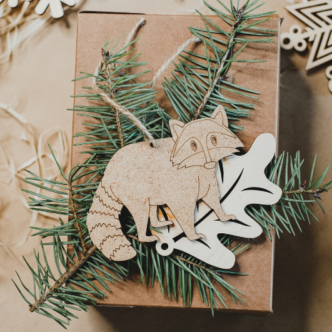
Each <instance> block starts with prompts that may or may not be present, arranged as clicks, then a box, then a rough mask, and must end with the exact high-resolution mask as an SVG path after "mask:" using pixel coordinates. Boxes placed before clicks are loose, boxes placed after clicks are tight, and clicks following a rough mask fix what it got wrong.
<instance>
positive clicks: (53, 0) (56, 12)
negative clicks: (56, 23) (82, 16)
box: [0, 0, 80, 18]
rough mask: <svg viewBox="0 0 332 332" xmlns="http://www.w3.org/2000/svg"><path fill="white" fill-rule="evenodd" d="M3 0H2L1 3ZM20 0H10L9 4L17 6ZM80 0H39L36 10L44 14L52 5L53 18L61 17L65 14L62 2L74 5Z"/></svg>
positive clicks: (12, 6) (13, 6)
mask: <svg viewBox="0 0 332 332" xmlns="http://www.w3.org/2000/svg"><path fill="white" fill-rule="evenodd" d="M2 1H3V0H0V3H1V2H2ZM18 1H19V0H8V6H9V7H11V8H15V7H17V5H18ZM25 1H29V2H31V1H33V0H25ZM79 1H80V0H39V2H38V4H37V6H36V8H35V12H36V13H37V14H39V15H42V14H44V13H45V11H46V9H47V7H48V6H50V11H51V15H52V17H53V18H60V17H62V16H63V13H64V12H63V8H62V3H64V4H65V5H67V6H69V7H72V6H74V5H75V4H76V3H78V2H79Z"/></svg>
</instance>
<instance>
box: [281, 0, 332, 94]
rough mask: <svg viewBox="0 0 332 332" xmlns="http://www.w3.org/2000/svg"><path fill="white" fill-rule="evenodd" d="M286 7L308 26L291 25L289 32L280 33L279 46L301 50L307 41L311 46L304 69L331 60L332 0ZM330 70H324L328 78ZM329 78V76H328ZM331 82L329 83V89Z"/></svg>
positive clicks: (305, 46) (319, 0)
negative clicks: (303, 28) (303, 29)
mask: <svg viewBox="0 0 332 332" xmlns="http://www.w3.org/2000/svg"><path fill="white" fill-rule="evenodd" d="M286 9H287V10H288V11H289V12H290V13H292V14H293V15H294V16H296V17H297V18H298V19H299V20H301V21H302V22H303V23H305V24H306V25H307V26H308V27H307V28H305V31H302V29H301V27H299V26H298V25H292V26H291V27H290V29H289V32H285V33H283V34H281V47H282V48H283V49H285V50H291V49H292V48H294V49H295V50H296V51H299V52H303V51H304V50H305V49H306V48H307V46H308V44H307V40H308V41H309V42H312V43H313V44H312V47H311V50H310V54H309V59H308V62H307V65H306V70H309V69H313V68H315V67H317V66H320V65H322V64H325V63H327V62H329V61H331V60H332V1H331V0H314V1H309V2H305V3H298V4H294V5H290V6H286ZM330 73H331V71H330V70H329V71H328V70H327V71H326V76H327V78H329V75H330ZM329 79H330V78H329ZM331 86H332V83H329V89H330V91H331V92H332V89H331Z"/></svg>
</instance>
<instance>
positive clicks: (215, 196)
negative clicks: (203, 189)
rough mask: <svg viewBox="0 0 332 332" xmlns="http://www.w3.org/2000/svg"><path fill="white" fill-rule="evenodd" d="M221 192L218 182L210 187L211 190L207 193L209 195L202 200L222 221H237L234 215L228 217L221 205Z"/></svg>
mask: <svg viewBox="0 0 332 332" xmlns="http://www.w3.org/2000/svg"><path fill="white" fill-rule="evenodd" d="M219 197H220V192H219V188H218V184H217V181H215V182H214V183H212V184H211V185H210V188H209V190H208V192H207V194H206V195H205V196H204V197H203V198H202V200H203V201H204V202H205V203H206V204H207V205H208V206H209V207H210V208H211V209H212V210H214V212H215V214H216V215H217V217H218V218H219V219H220V220H221V221H227V220H235V219H236V217H235V216H234V214H230V215H227V214H226V213H225V212H224V211H223V209H222V207H221V204H220V201H219Z"/></svg>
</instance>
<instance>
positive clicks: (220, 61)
mask: <svg viewBox="0 0 332 332" xmlns="http://www.w3.org/2000/svg"><path fill="white" fill-rule="evenodd" d="M256 2H257V1H256ZM204 3H205V5H206V6H207V7H208V8H209V9H211V10H212V11H213V12H214V13H215V14H216V15H217V16H219V18H220V19H221V20H223V21H224V22H226V23H227V24H228V25H229V30H230V31H229V32H228V31H226V30H223V29H222V28H221V27H220V26H218V25H217V24H215V23H214V22H213V21H212V20H211V19H210V18H208V17H206V16H205V15H203V14H202V13H200V12H199V11H197V13H198V14H199V15H200V16H201V17H202V18H203V20H204V21H205V22H206V24H205V29H202V28H194V27H191V28H189V29H190V31H191V32H192V33H193V35H194V36H195V37H197V38H199V39H200V40H201V43H202V44H203V45H204V48H205V55H202V54H198V53H194V52H188V51H183V52H182V54H180V58H179V63H178V64H177V63H174V65H175V67H176V69H175V71H173V72H172V75H173V78H172V79H170V80H169V79H166V82H164V83H163V87H164V90H165V93H166V95H167V96H168V98H169V100H170V102H171V103H172V105H173V107H174V109H175V111H176V112H177V114H178V116H179V119H180V120H181V121H183V122H189V121H192V120H195V119H197V118H199V117H205V116H210V114H211V112H212V111H213V110H214V109H215V108H216V107H217V106H218V105H219V104H223V105H224V106H225V109H226V112H227V114H228V116H229V120H230V121H236V120H238V119H239V118H242V117H247V116H249V115H250V111H251V110H252V109H253V108H254V104H251V103H243V102H238V101H236V100H233V99H229V98H227V97H225V96H224V94H223V91H226V92H231V93H232V94H238V95H241V96H246V97H248V98H252V99H256V100H257V99H258V98H257V97H255V96H253V95H252V94H256V95H257V94H258V93H257V92H255V91H252V90H249V89H246V88H243V87H240V86H237V85H235V84H232V83H229V82H228V81H227V79H228V77H227V73H228V71H229V69H230V67H231V64H232V63H233V62H239V61H240V62H245V63H250V62H264V60H238V57H239V55H240V54H241V52H242V51H243V50H244V48H245V47H246V46H247V45H248V44H249V43H257V42H261V43H271V42H273V39H271V38H264V37H272V36H274V34H273V32H275V31H272V30H266V29H261V28H259V27H258V26H259V24H261V23H263V22H265V21H267V20H268V19H269V18H266V19H262V20H259V21H256V22H253V23H250V24H246V22H247V21H248V20H249V19H255V18H256V19H257V18H259V17H263V16H265V15H267V14H269V13H264V14H258V15H253V14H252V15H248V14H249V12H251V10H252V9H251V5H252V3H250V1H247V2H246V4H245V5H244V6H243V7H242V8H237V9H236V8H230V9H229V8H227V7H226V6H225V5H224V4H223V3H221V2H220V4H221V5H222V6H223V7H224V8H225V9H226V10H227V12H228V13H229V14H230V15H229V14H225V13H222V12H221V11H219V10H218V9H216V8H214V7H213V6H211V5H210V4H208V3H206V2H205V1H204ZM231 7H232V4H231ZM265 30H266V31H265ZM240 34H245V35H250V36H255V37H257V39H247V38H240V37H239V35H240ZM220 36H222V37H224V39H220ZM241 43H242V44H244V45H243V46H242V47H241V48H240V49H239V50H238V51H237V52H236V53H235V54H234V50H235V47H236V45H237V44H241ZM209 51H212V53H213V56H210V55H209ZM182 59H183V60H182ZM184 60H185V61H184ZM230 86H231V87H232V89H230V88H229V87H230ZM245 92H249V94H248V93H245ZM230 128H231V129H232V130H233V131H238V130H243V127H240V126H237V125H235V124H234V123H232V122H231V123H230Z"/></svg>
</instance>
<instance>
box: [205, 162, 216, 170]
mask: <svg viewBox="0 0 332 332" xmlns="http://www.w3.org/2000/svg"><path fill="white" fill-rule="evenodd" d="M216 164H217V163H216V162H215V161H211V162H209V163H205V164H204V167H205V168H208V169H211V168H215V167H216Z"/></svg>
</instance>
